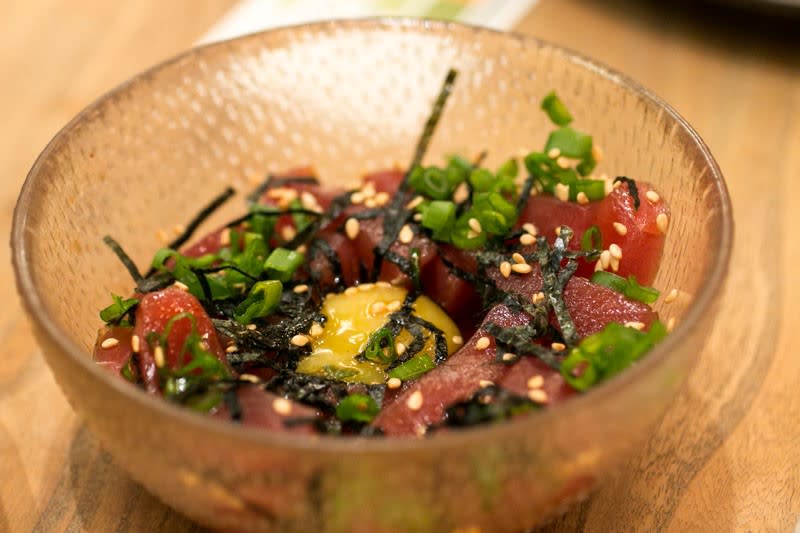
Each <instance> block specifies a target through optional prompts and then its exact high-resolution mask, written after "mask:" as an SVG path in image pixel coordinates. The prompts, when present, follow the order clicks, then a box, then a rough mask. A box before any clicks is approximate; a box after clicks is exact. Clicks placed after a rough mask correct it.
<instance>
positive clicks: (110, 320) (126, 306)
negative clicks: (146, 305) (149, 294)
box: [100, 293, 139, 326]
mask: <svg viewBox="0 0 800 533" xmlns="http://www.w3.org/2000/svg"><path fill="white" fill-rule="evenodd" d="M111 299H112V300H114V303H112V304H111V305H109V306H108V307H106V308H105V309H103V310H102V311H100V320H102V321H103V322H105V323H106V324H119V325H123V326H124V325H129V324H130V321H126V322H123V319H124V318H125V315H127V314H128V313H130V312H131V310H133V308H134V307H136V305H138V303H139V299H138V298H122V297H121V296H117V295H116V294H113V293H112V294H111Z"/></svg>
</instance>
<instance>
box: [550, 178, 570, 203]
mask: <svg viewBox="0 0 800 533" xmlns="http://www.w3.org/2000/svg"><path fill="white" fill-rule="evenodd" d="M553 196H555V197H556V198H558V199H559V200H561V201H562V202H566V201H568V200H569V185H565V184H563V183H556V186H555V188H554V189H553Z"/></svg>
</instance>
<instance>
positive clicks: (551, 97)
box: [542, 91, 572, 126]
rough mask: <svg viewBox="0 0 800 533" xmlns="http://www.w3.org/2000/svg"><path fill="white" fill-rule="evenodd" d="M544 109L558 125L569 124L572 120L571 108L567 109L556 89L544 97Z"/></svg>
mask: <svg viewBox="0 0 800 533" xmlns="http://www.w3.org/2000/svg"><path fill="white" fill-rule="evenodd" d="M542 109H543V110H544V111H545V112H546V113H547V116H548V117H550V120H552V121H553V124H555V125H556V126H567V125H569V123H570V122H572V115H571V114H570V112H569V109H567V106H566V105H564V102H562V101H561V98H559V97H558V95H557V94H556V92H555V91H550V92H549V93H547V95H546V96H545V97H544V98H543V99H542Z"/></svg>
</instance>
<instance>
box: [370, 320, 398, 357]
mask: <svg viewBox="0 0 800 533" xmlns="http://www.w3.org/2000/svg"><path fill="white" fill-rule="evenodd" d="M364 358H366V359H367V360H368V361H372V362H373V363H378V364H381V365H388V364H391V363H392V362H393V361H394V360H395V359H397V351H396V350H395V345H394V336H393V335H392V330H391V329H389V328H387V327H383V328H381V329H379V330H378V331H376V332H374V333H373V334H372V336H370V338H369V341H367V347H366V348H365V349H364Z"/></svg>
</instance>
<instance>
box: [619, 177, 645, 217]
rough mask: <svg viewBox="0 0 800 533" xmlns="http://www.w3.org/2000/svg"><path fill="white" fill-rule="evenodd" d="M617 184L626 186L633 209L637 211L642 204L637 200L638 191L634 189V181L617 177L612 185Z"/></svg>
mask: <svg viewBox="0 0 800 533" xmlns="http://www.w3.org/2000/svg"><path fill="white" fill-rule="evenodd" d="M617 182H621V183H627V184H628V192H629V193H631V198H633V207H634V209H637V210H638V209H639V206H640V205H642V203H641V201H640V200H639V189H638V188H637V187H636V181H635V180H632V179H631V178H629V177H627V176H617V177H616V178H614V183H617Z"/></svg>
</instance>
